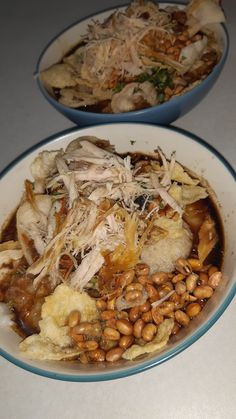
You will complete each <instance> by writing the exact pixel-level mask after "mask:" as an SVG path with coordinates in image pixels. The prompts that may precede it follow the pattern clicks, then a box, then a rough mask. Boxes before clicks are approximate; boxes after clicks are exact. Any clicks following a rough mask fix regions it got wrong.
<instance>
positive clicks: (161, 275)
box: [151, 272, 169, 285]
mask: <svg viewBox="0 0 236 419" xmlns="http://www.w3.org/2000/svg"><path fill="white" fill-rule="evenodd" d="M151 279H152V281H153V282H154V284H156V285H161V284H164V282H166V281H168V279H169V277H168V274H167V273H166V272H154V273H153V274H152V275H151Z"/></svg>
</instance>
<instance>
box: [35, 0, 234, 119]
mask: <svg viewBox="0 0 236 419" xmlns="http://www.w3.org/2000/svg"><path fill="white" fill-rule="evenodd" d="M158 3H159V4H162V3H165V4H176V5H180V6H186V3H184V2H181V1H172V2H171V1H162V0H160V1H158ZM127 6H128V4H123V5H120V6H117V7H112V8H106V9H103V10H100V11H99V12H96V13H95V14H94V13H93V14H90V15H88V16H85V17H83V18H82V19H79V20H77V21H75V22H74V23H72V24H70V25H68V26H67V27H66V28H64V29H62V30H61V31H60V32H58V33H57V35H55V36H54V37H53V38H52V39H51V40H50V41H49V42H48V44H47V45H46V46H45V48H44V49H43V51H42V52H41V54H40V56H39V58H38V61H37V64H36V70H35V72H34V74H35V76H36V78H37V84H38V87H39V89H40V91H41V93H42V94H43V96H44V97H45V98H46V99H47V100H50V101H51V102H55V103H56V104H57V107H58V109H60V111H61V112H63V111H66V110H67V111H68V110H71V112H73V113H77V112H78V114H80V112H82V114H86V115H87V117H92V116H94V115H101V118H102V116H103V118H105V117H106V118H108V119H107V122H119V121H118V119H119V118H120V116H121V115H122V114H128V115H129V116H130V117H131V118H132V117H134V116H140V117H142V116H143V115H146V114H147V113H149V112H150V111H151V110H153V111H154V110H158V109H162V110H163V111H164V110H165V108H167V107H168V106H170V105H169V104H170V103H171V104H172V105H173V106H174V104H178V103H179V102H180V101H181V99H182V98H183V96H184V97H185V98H191V97H192V96H193V95H194V93H195V91H196V90H197V89H198V90H199V89H200V90H204V88H205V85H206V84H207V83H208V82H209V81H210V80H211V79H212V78H213V77H214V74H215V72H216V71H217V69H218V68H219V67H221V68H222V69H223V66H224V64H225V62H226V59H227V57H228V53H229V45H230V41H229V33H228V30H227V28H226V26H225V24H223V23H221V24H220V25H221V27H222V28H223V31H224V34H225V39H226V46H225V50H224V51H223V54H222V57H221V58H220V61H219V62H218V63H217V64H216V65H215V67H214V69H213V70H212V72H211V73H210V74H209V75H208V76H207V77H206V78H205V79H204V80H203V81H202V82H201V83H200V84H199V85H197V86H195V87H194V88H193V89H191V90H189V91H188V92H186V93H185V94H184V95H183V96H176V97H173V98H172V99H171V100H168V101H167V102H165V103H161V104H159V105H156V106H151V107H149V108H145V109H140V110H137V111H131V112H128V113H124V112H122V113H117V114H113V113H112V114H109V113H103V114H100V113H97V112H88V111H83V110H80V109H75V108H70V107H68V106H65V105H62V104H61V103H60V102H58V101H57V100H56V99H54V98H53V97H52V96H51V95H50V94H49V93H48V92H47V90H46V88H45V87H44V85H43V83H42V82H41V80H40V77H39V73H40V64H41V60H42V58H43V56H44V54H45V52H46V51H47V49H48V48H49V47H50V46H51V45H52V44H53V42H54V41H55V40H56V39H57V38H58V37H59V36H61V35H63V34H64V33H65V32H67V31H68V30H69V29H71V28H72V27H74V26H76V25H78V24H79V23H82V22H83V21H85V20H87V19H91V18H95V17H96V16H97V15H99V14H101V13H105V12H108V11H109V10H110V11H113V10H118V9H121V8H123V7H127ZM63 113H64V112H63ZM109 120H111V121H109Z"/></svg>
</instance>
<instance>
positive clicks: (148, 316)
mask: <svg viewBox="0 0 236 419" xmlns="http://www.w3.org/2000/svg"><path fill="white" fill-rule="evenodd" d="M141 319H143V320H144V321H145V323H149V322H151V321H152V312H151V310H149V311H146V312H145V313H143V314H142V316H141Z"/></svg>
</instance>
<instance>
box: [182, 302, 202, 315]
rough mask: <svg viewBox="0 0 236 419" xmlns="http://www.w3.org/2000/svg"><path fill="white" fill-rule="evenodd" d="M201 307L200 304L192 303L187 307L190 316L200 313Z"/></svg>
mask: <svg viewBox="0 0 236 419" xmlns="http://www.w3.org/2000/svg"><path fill="white" fill-rule="evenodd" d="M201 309H202V307H201V306H200V304H198V303H190V304H189V305H188V306H187V308H186V313H187V315H188V316H189V317H196V316H197V315H198V314H199V313H200V311H201Z"/></svg>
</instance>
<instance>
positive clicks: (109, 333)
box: [103, 327, 120, 340]
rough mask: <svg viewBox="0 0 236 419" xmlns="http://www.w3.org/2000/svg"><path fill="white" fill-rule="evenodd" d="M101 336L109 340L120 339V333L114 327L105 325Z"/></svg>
mask: <svg viewBox="0 0 236 419" xmlns="http://www.w3.org/2000/svg"><path fill="white" fill-rule="evenodd" d="M103 336H104V338H105V339H109V340H119V339H120V333H119V332H118V330H116V329H114V328H113V327H105V329H104V330H103Z"/></svg>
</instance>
